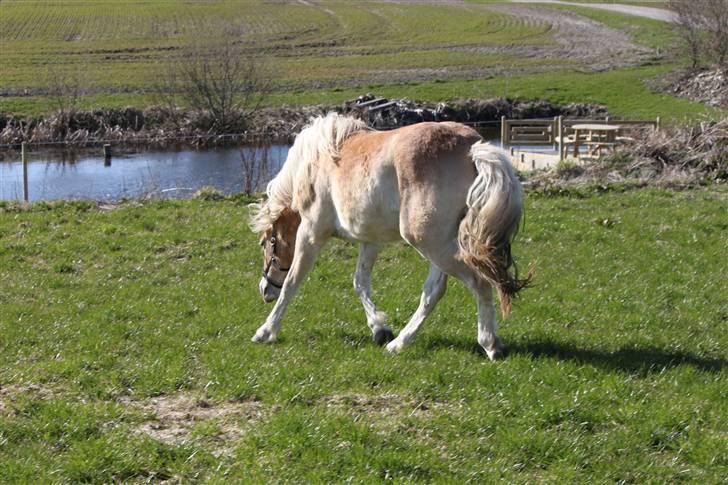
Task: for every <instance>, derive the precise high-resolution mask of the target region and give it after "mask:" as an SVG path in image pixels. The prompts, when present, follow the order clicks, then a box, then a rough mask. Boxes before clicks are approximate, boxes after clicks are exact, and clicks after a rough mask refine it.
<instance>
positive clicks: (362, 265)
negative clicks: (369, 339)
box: [354, 243, 394, 345]
mask: <svg viewBox="0 0 728 485" xmlns="http://www.w3.org/2000/svg"><path fill="white" fill-rule="evenodd" d="M379 249H380V248H379V246H378V245H376V244H371V243H361V244H359V260H358V261H357V263H356V274H355V275H354V290H355V291H356V294H357V295H359V299H360V300H361V304H362V305H363V306H364V313H366V315H367V325H369V329H370V330H371V331H372V335H373V336H374V342H376V344H377V345H384V344H386V343H387V342H389V341H390V340H392V339H394V334H393V333H392V330H391V329H390V328H389V327H388V326H387V315H386V314H385V313H384V312H381V311H379V310H377V307H376V306H375V305H374V302H373V301H372V295H371V293H372V269H373V268H374V262H375V261H376V260H377V256H378V255H379Z"/></svg>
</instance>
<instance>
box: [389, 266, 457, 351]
mask: <svg viewBox="0 0 728 485" xmlns="http://www.w3.org/2000/svg"><path fill="white" fill-rule="evenodd" d="M446 289H447V274H445V273H443V272H442V271H440V269H439V268H438V267H437V266H435V265H434V264H430V273H429V274H428V275H427V280H426V281H425V284H424V286H423V287H422V296H421V297H420V306H419V307H417V311H415V313H414V315H412V318H410V321H409V322H408V323H407V325H406V326H405V327H404V328H403V329H402V331H401V332H399V335H398V336H397V338H396V339H394V340H392V341H391V342H389V345H387V350H388V351H389V352H399V351H400V350H402V349H403V348H404V347H406V346H407V345H409V344H410V343H411V342H412V341H413V340H414V339H415V336H416V335H417V331H418V330H419V329H420V327H421V326H422V324H423V323H424V322H425V319H426V318H427V316H428V315H429V314H430V313H431V312H432V310H433V309H434V308H435V305H437V302H438V301H440V298H442V295H444V294H445V290H446Z"/></svg>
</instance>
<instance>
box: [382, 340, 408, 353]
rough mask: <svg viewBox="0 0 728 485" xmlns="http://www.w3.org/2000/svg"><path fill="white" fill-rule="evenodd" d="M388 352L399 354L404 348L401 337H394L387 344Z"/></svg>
mask: <svg viewBox="0 0 728 485" xmlns="http://www.w3.org/2000/svg"><path fill="white" fill-rule="evenodd" d="M386 349H387V352H389V353H390V354H398V353H400V352H401V351H402V349H404V344H403V343H402V341H401V340H399V339H394V340H392V341H391V342H389V343H388V344H387V347H386Z"/></svg>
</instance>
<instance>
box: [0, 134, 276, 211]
mask: <svg viewBox="0 0 728 485" xmlns="http://www.w3.org/2000/svg"><path fill="white" fill-rule="evenodd" d="M288 149H289V146H288V145H268V146H265V147H242V148H240V147H239V148H227V149H205V150H189V149H188V150H174V151H144V152H126V153H119V154H116V153H114V154H113V157H112V158H111V160H105V159H104V157H103V154H102V153H101V152H102V150H101V148H98V149H96V151H95V152H93V153H91V152H86V153H85V154H84V153H73V152H63V151H59V150H54V151H30V152H29V154H28V160H29V161H28V193H29V199H30V200H31V201H38V200H55V199H94V200H100V201H118V200H120V199H123V198H135V197H145V196H153V197H168V198H185V197H190V196H191V195H192V194H193V193H194V192H195V191H197V190H198V189H200V188H201V187H204V186H212V187H215V188H216V189H218V190H220V191H221V192H223V193H226V194H231V193H237V192H241V191H245V190H246V189H252V190H256V189H260V188H262V187H263V186H264V184H265V182H267V181H268V180H269V179H270V178H272V177H273V176H275V174H276V173H278V171H279V170H280V167H281V166H282V165H283V162H285V160H286V157H287V156H288ZM3 159H4V161H0V200H3V199H4V200H13V199H22V198H23V165H22V163H21V161H20V154H19V153H5V154H3Z"/></svg>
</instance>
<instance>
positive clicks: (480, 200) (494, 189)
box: [458, 142, 533, 316]
mask: <svg viewBox="0 0 728 485" xmlns="http://www.w3.org/2000/svg"><path fill="white" fill-rule="evenodd" d="M470 156H471V158H472V160H473V163H474V164H475V167H476V169H477V172H478V175H477V177H476V178H475V181H474V182H473V184H472V185H471V186H470V190H469V191H468V195H467V207H468V208H467V212H466V214H465V217H464V218H463V220H462V221H461V222H460V228H459V230H458V246H459V248H460V257H461V258H462V260H463V261H464V262H465V264H467V265H468V266H469V267H471V268H472V269H473V270H474V271H475V272H476V273H477V274H478V275H480V277H482V278H483V279H484V280H485V281H487V282H488V283H490V285H491V286H493V287H494V288H495V289H496V291H497V292H498V296H499V298H500V303H501V311H502V313H503V316H507V315H508V314H509V313H510V311H511V304H512V300H513V298H514V297H515V296H516V295H517V294H518V292H519V291H520V290H522V289H523V288H525V287H527V286H528V284H529V283H530V282H531V280H532V279H533V271H531V272H529V274H528V276H527V277H526V278H525V279H519V278H518V271H517V269H516V267H515V264H514V262H513V257H512V255H511V243H512V242H513V239H514V237H515V236H516V233H517V232H518V226H519V224H520V222H521V215H522V213H523V189H522V188H521V183H520V182H519V181H518V178H517V177H516V175H515V174H514V173H513V168H512V167H511V162H510V160H509V158H508V155H506V153H505V152H504V151H503V150H501V149H499V148H496V147H495V146H493V145H489V144H488V143H483V142H478V143H476V144H475V145H473V146H472V148H471V149H470Z"/></svg>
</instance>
